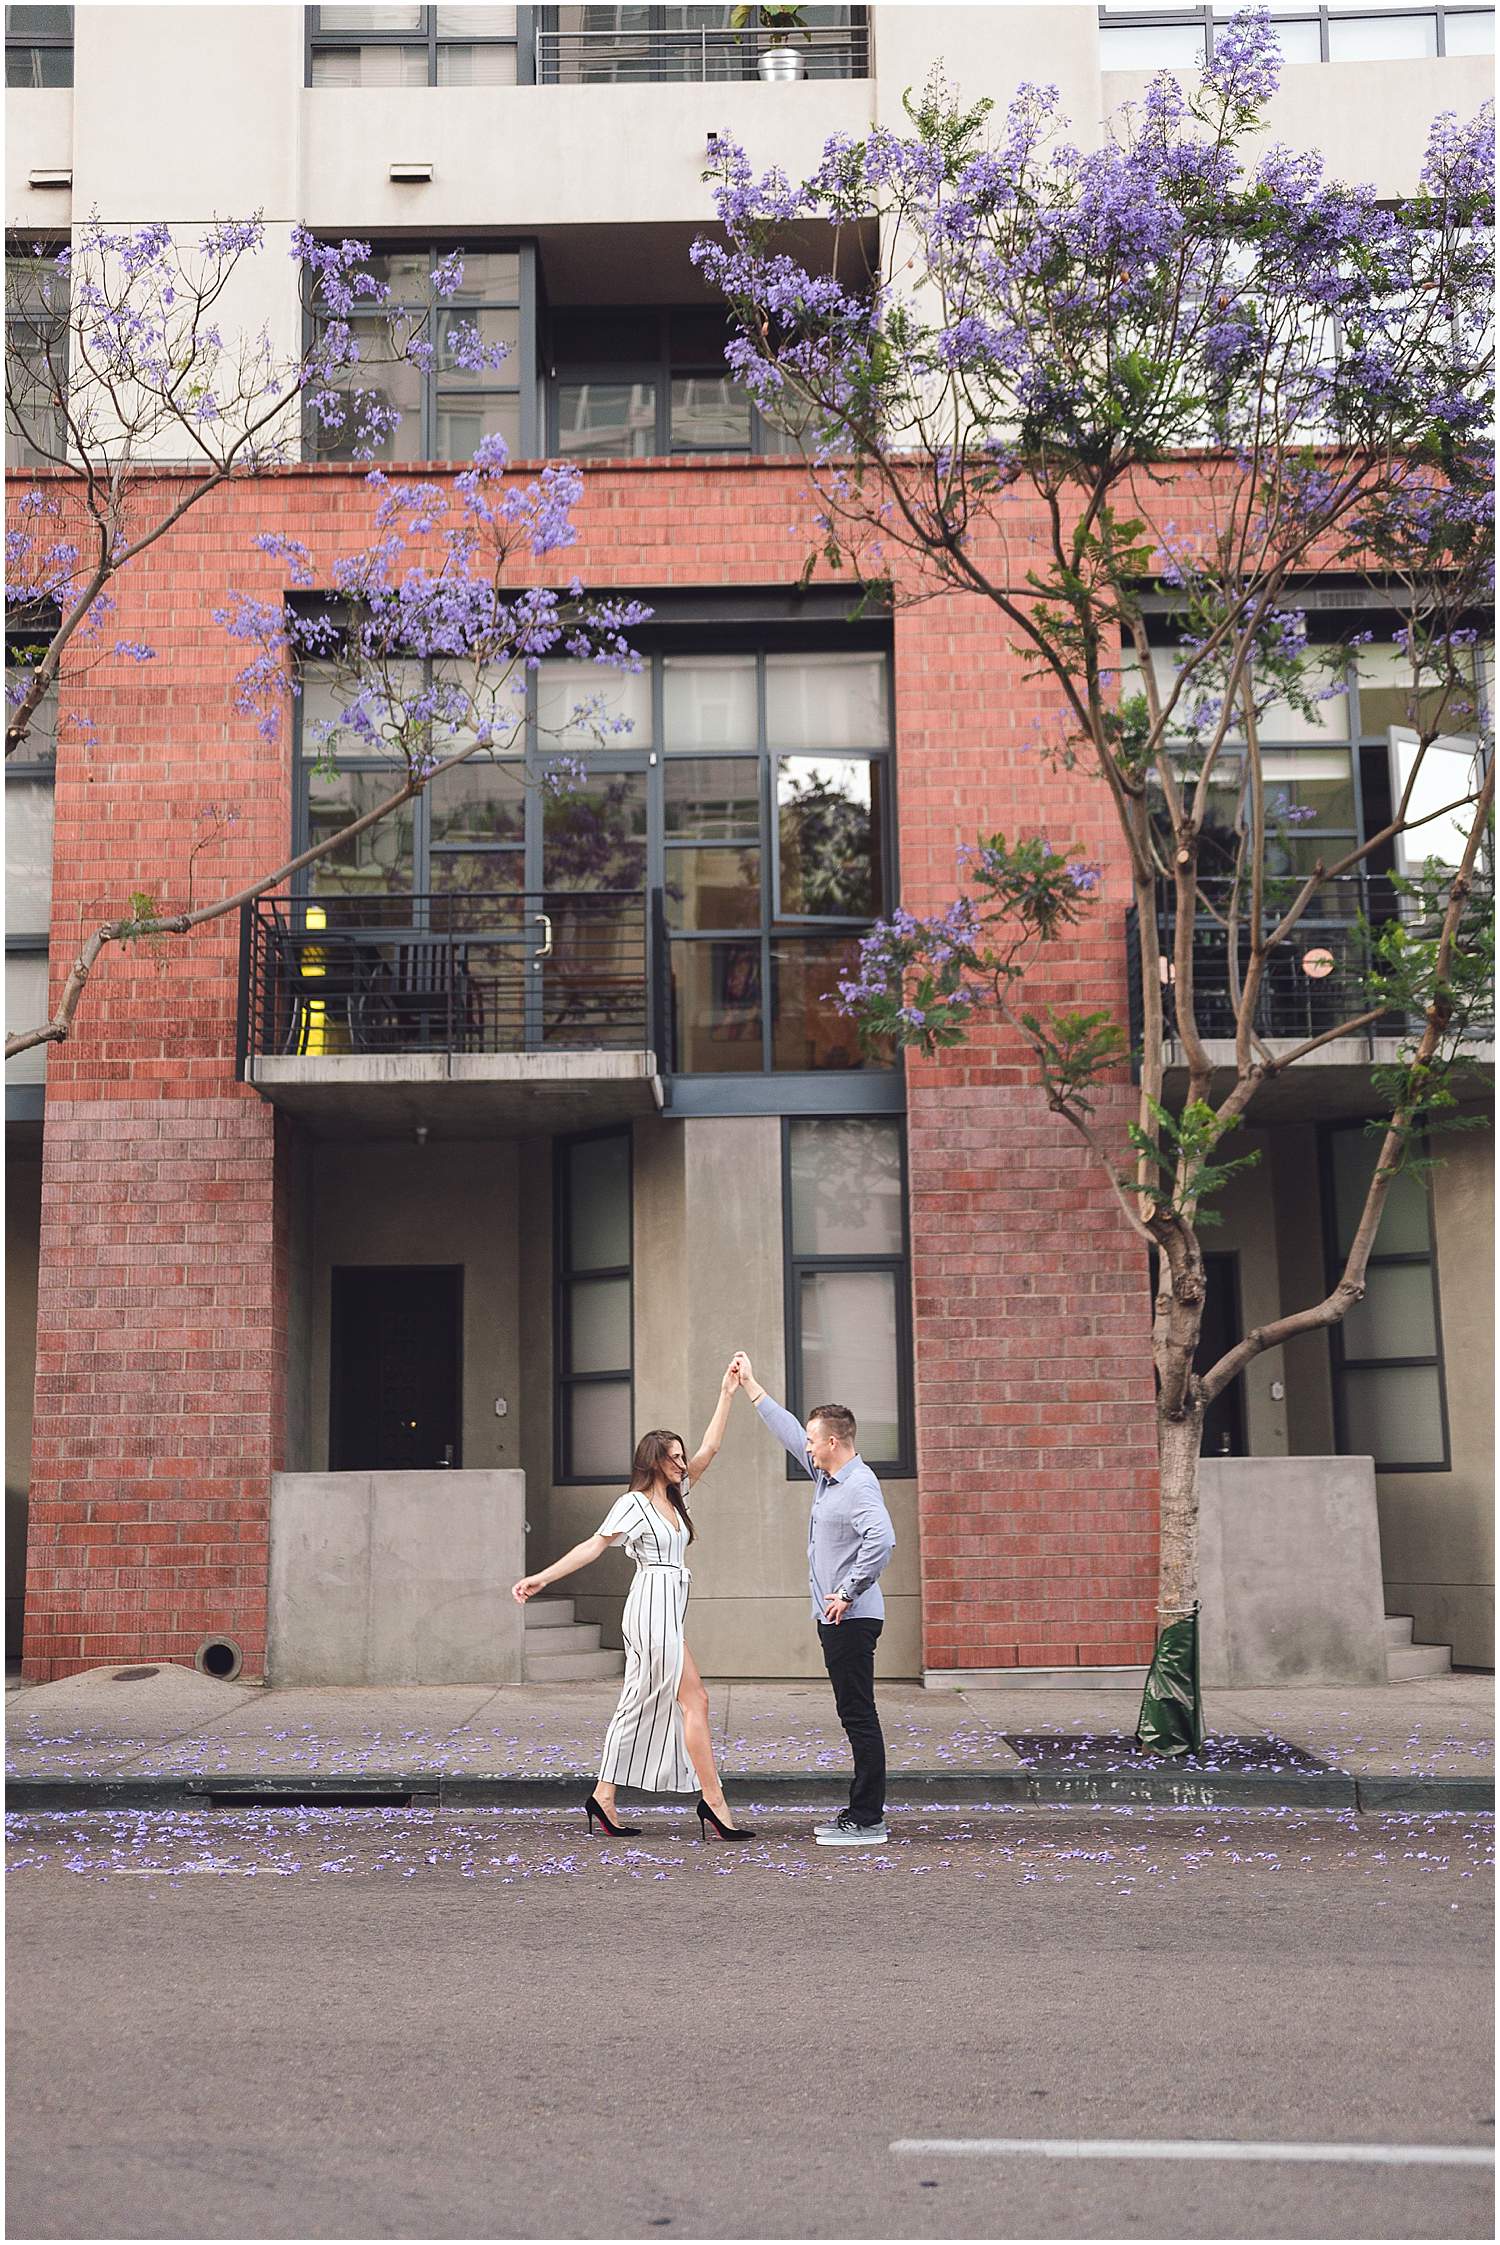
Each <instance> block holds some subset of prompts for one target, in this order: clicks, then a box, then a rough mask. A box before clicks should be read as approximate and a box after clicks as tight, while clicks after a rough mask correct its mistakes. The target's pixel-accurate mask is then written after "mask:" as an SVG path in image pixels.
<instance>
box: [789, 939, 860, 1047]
mask: <svg viewBox="0 0 1500 2245" xmlns="http://www.w3.org/2000/svg"><path fill="white" fill-rule="evenodd" d="M857 950H858V943H857V940H856V939H854V938H852V937H851V938H849V939H847V940H840V939H838V938H836V937H829V936H806V937H798V938H792V939H785V940H784V939H782V938H781V937H777V938H775V939H774V940H773V942H772V944H771V987H772V991H773V993H774V997H773V1012H772V1022H771V1065H772V1067H773V1068H777V1069H793V1070H798V1071H800V1070H804V1069H817V1068H862V1067H864V1066H865V1064H866V1062H865V1055H864V1053H863V1051H862V1050H861V1048H860V1042H859V1031H858V1029H857V1028H856V1026H855V1024H854V1023H853V1022H852V1021H851V1020H849V1019H848V1018H847V1016H846V1015H844V1014H842V1013H840V1012H839V1010H838V1000H837V990H838V980H839V976H840V975H845V974H852V973H853V971H854V964H855V956H856V952H857Z"/></svg>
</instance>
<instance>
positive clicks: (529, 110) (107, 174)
mask: <svg viewBox="0 0 1500 2245" xmlns="http://www.w3.org/2000/svg"><path fill="white" fill-rule="evenodd" d="M872 15H873V19H874V36H873V42H872V57H873V59H872V70H873V73H874V75H873V76H872V77H871V78H869V79H850V80H844V81H834V80H827V79H823V80H816V81H808V82H806V83H802V84H790V85H761V84H759V83H750V84H720V83H714V84H709V85H702V84H696V83H688V84H676V85H633V84H632V85H627V84H622V85H589V86H516V87H462V86H433V87H412V88H374V87H371V88H353V89H348V88H328V87H316V88H307V87H304V85H303V75H304V70H303V58H304V45H303V11H302V9H301V7H300V6H293V5H289V4H285V0H272V4H270V5H265V6H248V7H247V6H215V7H212V8H183V7H144V6H134V5H125V6H114V7H102V6H93V7H89V6H84V7H80V8H78V9H77V11H76V49H75V66H74V67H75V84H74V87H73V89H72V90H71V91H68V90H55V89H29V88H28V89H24V90H21V91H17V92H13V93H11V94H10V95H8V97H7V112H8V122H9V132H8V135H7V155H6V222H7V224H8V225H9V226H11V227H15V228H19V229H21V230H22V231H28V230H30V231H55V230H56V229H57V228H59V227H60V226H65V225H67V224H69V223H70V222H71V220H72V219H73V218H74V217H76V216H81V215H82V214H83V213H85V212H87V211H88V210H90V209H92V208H97V209H98V210H99V211H100V212H101V213H103V214H104V215H105V216H106V217H120V218H127V219H135V218H145V217H151V216H155V215H157V214H158V213H159V214H161V215H164V216H169V217H172V218H178V217H194V218H196V217H198V216H203V217H207V216H209V215H210V214H213V213H218V214H233V215H243V214H245V213H247V212H249V211H251V210H256V209H259V210H261V211H263V212H264V213H265V215H266V217H267V218H268V220H270V221H272V222H273V223H274V222H283V223H284V222H287V221H290V220H292V219H300V220H302V221H304V222H306V223H309V224H312V225H315V226H319V227H329V228H334V227H338V228H361V229H369V230H370V231H382V230H390V229H393V228H406V229H420V230H422V231H424V232H439V231H443V230H446V229H451V228H455V227H473V226H474V225H475V224H476V223H477V222H479V221H482V222H483V223H485V224H486V225H499V226H504V227H506V228H515V229H517V230H521V229H532V228H545V227H550V226H573V225H586V226H605V225H608V226H615V227H618V226H636V225H648V224H650V225H678V226H692V225H697V224H699V223H701V222H702V221H703V220H705V219H706V218H707V217H708V216H709V214H710V209H711V205H710V199H709V189H708V187H707V186H706V185H705V184H704V181H703V179H702V171H703V166H704V162H705V159H706V155H707V143H708V136H709V134H710V133H711V132H713V133H721V134H722V133H729V134H732V135H734V136H735V137H736V138H737V139H739V140H741V141H742V142H743V143H744V144H745V146H746V147H747V148H748V149H749V150H750V151H751V154H752V157H753V159H754V161H755V163H756V165H757V167H764V166H767V165H770V164H779V165H781V166H783V167H784V168H785V169H786V170H787V171H788V172H789V173H791V174H792V175H793V176H800V175H802V174H804V173H806V172H807V171H808V170H810V169H811V168H812V166H813V164H814V163H815V162H816V159H817V156H818V154H819V151H820V150H821V148H822V146H823V143H824V141H825V140H826V139H827V138H828V137H829V135H831V134H833V133H835V132H845V133H849V134H853V135H859V134H861V133H863V132H864V131H866V130H868V128H869V126H870V125H871V124H872V123H873V122H880V123H885V124H889V125H891V126H892V127H894V128H896V129H898V130H899V129H902V128H903V127H904V122H905V120H904V117H903V113H902V108H901V97H902V95H903V94H904V93H905V92H906V90H907V89H908V88H910V87H915V86H919V85H920V84H921V83H922V82H923V80H924V79H925V78H926V77H927V75H928V73H929V71H930V70H931V69H932V68H933V66H934V65H935V64H939V63H941V64H942V65H943V66H944V68H945V70H946V71H947V74H948V75H949V77H950V78H951V80H952V81H953V82H954V84H955V85H956V86H957V87H958V89H959V90H960V92H961V93H963V94H964V95H966V96H974V95H979V94H988V95H991V96H993V97H995V98H996V99H998V100H999V101H1000V102H1002V103H1003V102H1004V101H1005V100H1006V99H1007V98H1008V97H1009V96H1010V94H1011V93H1012V92H1013V91H1014V89H1015V88H1016V87H1017V86H1018V85H1019V84H1021V83H1022V82H1023V81H1027V80H1030V81H1035V82H1041V83H1052V84H1056V85H1057V86H1058V88H1059V91H1060V93H1061V96H1062V106H1063V109H1064V111H1065V112H1066V113H1067V114H1068V116H1069V117H1070V118H1071V120H1072V127H1073V137H1074V138H1075V139H1080V140H1083V141H1085V142H1086V141H1088V140H1089V139H1091V138H1092V137H1093V136H1094V135H1095V134H1096V133H1097V132H1098V131H1099V130H1100V126H1101V120H1102V119H1103V117H1104V116H1106V115H1107V114H1108V113H1110V112H1111V111H1113V110H1114V109H1115V108H1116V107H1117V106H1118V105H1119V103H1120V102H1121V101H1123V100H1127V99H1135V98H1138V97H1139V95H1140V93H1141V92H1142V91H1143V89H1144V86H1145V84H1146V76H1145V74H1142V73H1136V72H1109V73H1104V74H1101V72H1100V69H1099V39H1098V12H1097V10H1096V9H1095V8H1093V7H1092V6H1088V5H1084V4H1083V0H1062V4H1054V5H1051V6H1040V7H1028V6H1014V7H1012V6H983V5H980V6H969V7H952V6H941V5H931V4H927V0H924V4H923V5H921V6H901V7H894V6H885V7H876V8H875V9H874V10H873V11H872ZM1492 77H1493V73H1492V69H1491V66H1490V64H1489V61H1488V59H1487V58H1485V57H1453V58H1451V59H1450V58H1443V59H1436V60H1431V61H1422V62H1401V63H1397V62H1346V63H1330V64H1302V65H1298V66H1295V67H1290V68H1288V70H1287V71H1286V74H1285V79H1284V84H1283V88H1282V91H1281V93H1280V94H1279V95H1278V96H1277V99H1276V101H1275V103H1274V104H1273V106H1272V109H1271V113H1270V129H1271V132H1272V134H1273V135H1274V136H1275V137H1277V138H1281V139H1284V140H1286V141H1288V142H1289V143H1291V144H1292V145H1293V146H1296V147H1312V148H1317V149H1320V150H1321V151H1322V152H1323V153H1324V154H1325V155H1326V157H1327V159H1328V162H1329V164H1330V167H1331V168H1332V169H1333V170H1334V171H1335V172H1337V173H1340V174H1342V175H1344V176H1347V177H1352V178H1356V179H1369V180H1371V181H1373V183H1374V185H1375V186H1376V187H1377V188H1378V189H1379V190H1380V191H1381V192H1382V193H1386V194H1395V193H1400V192H1402V191H1404V190H1406V189H1408V188H1410V187H1411V186H1412V185H1413V184H1414V182H1415V180H1416V176H1417V171H1418V168H1419V166H1420V162H1421V152H1422V149H1423V146H1424V144H1425V142H1426V137H1427V131H1428V126H1429V123H1430V121H1431V119H1432V117H1433V116H1435V115H1436V114H1437V112H1438V111H1440V110H1443V109H1455V110H1457V111H1458V112H1459V114H1460V115H1461V116H1466V115H1471V114H1472V113H1473V112H1474V110H1475V109H1477V108H1478V106H1479V104H1480V103H1481V102H1482V101H1483V100H1484V98H1485V96H1486V94H1487V93H1488V92H1489V90H1490V87H1491V83H1492ZM413 161H416V162H430V163H431V164H432V166H433V177H432V180H431V182H430V184H426V185H416V186H412V185H407V186H397V185H394V184H393V183H392V182H391V180H390V177H389V169H390V166H391V164H392V163H393V162H408V163H409V162H413ZM39 169H52V170H67V169H71V171H72V173H73V189H72V194H71V196H69V195H68V194H67V193H65V192H59V191H58V190H57V189H56V188H39V187H33V186H32V185H31V184H30V179H31V174H32V173H33V171H35V170H39Z"/></svg>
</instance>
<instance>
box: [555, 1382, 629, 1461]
mask: <svg viewBox="0 0 1500 2245" xmlns="http://www.w3.org/2000/svg"><path fill="white" fill-rule="evenodd" d="M565 1396H566V1400H565V1404H564V1411H565V1419H564V1425H565V1427H566V1435H565V1450H564V1459H565V1463H564V1467H563V1471H562V1476H561V1478H562V1479H563V1480H565V1481H623V1480H624V1478H625V1476H626V1475H627V1474H628V1473H629V1471H630V1460H631V1455H632V1453H633V1451H634V1447H635V1444H634V1439H633V1437H632V1434H631V1426H630V1382H629V1381H628V1380H617V1381H616V1380H611V1381H597V1382H596V1381H589V1382H587V1383H585V1384H583V1385H581V1386H578V1387H573V1386H569V1387H568V1388H567V1390H566V1391H565Z"/></svg>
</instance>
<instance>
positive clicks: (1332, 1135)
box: [1318, 1121, 1453, 1474]
mask: <svg viewBox="0 0 1500 2245" xmlns="http://www.w3.org/2000/svg"><path fill="white" fill-rule="evenodd" d="M1363 1128H1364V1125H1363V1123H1362V1122H1358V1121H1356V1122H1352V1123H1348V1122H1332V1123H1324V1124H1323V1125H1322V1126H1321V1127H1320V1129H1319V1133H1318V1172H1319V1186H1320V1191H1321V1198H1322V1203H1323V1252H1324V1258H1325V1265H1324V1267H1325V1269H1326V1271H1327V1274H1328V1284H1329V1286H1330V1287H1332V1286H1333V1285H1334V1284H1336V1282H1337V1280H1338V1276H1339V1273H1340V1272H1341V1271H1342V1269H1343V1267H1344V1256H1343V1254H1342V1253H1341V1252H1340V1249H1339V1242H1338V1212H1337V1203H1336V1200H1335V1197H1334V1140H1335V1139H1336V1138H1337V1137H1338V1136H1339V1134H1340V1133H1341V1132H1342V1133H1343V1135H1345V1136H1346V1137H1347V1136H1350V1135H1352V1134H1353V1133H1354V1132H1356V1131H1358V1132H1363ZM1420 1150H1421V1151H1423V1152H1425V1151H1426V1147H1425V1142H1424V1145H1423V1147H1422V1148H1421V1149H1420ZM1421 1183H1422V1191H1423V1195H1424V1197H1425V1199H1426V1203H1427V1252H1426V1254H1425V1255H1419V1254H1417V1253H1415V1252H1414V1251H1411V1250H1406V1251H1402V1252H1399V1253H1390V1254H1382V1253H1381V1252H1380V1250H1379V1246H1378V1244H1377V1246H1376V1247H1375V1249H1374V1250H1372V1252H1371V1254H1370V1257H1369V1260H1368V1262H1367V1264H1366V1266H1365V1267H1366V1269H1367V1270H1371V1271H1375V1270H1389V1269H1396V1268H1405V1269H1408V1270H1411V1269H1415V1268H1418V1267H1423V1268H1425V1269H1426V1270H1427V1272H1428V1275H1429V1278H1430V1280H1431V1285H1432V1330H1433V1336H1434V1338H1435V1340H1436V1342H1437V1348H1436V1351H1435V1353H1434V1354H1432V1355H1427V1356H1359V1357H1356V1356H1349V1355H1348V1354H1347V1353H1346V1351H1345V1347H1344V1325H1343V1320H1342V1319H1340V1320H1339V1322H1338V1324H1336V1325H1333V1326H1330V1328H1329V1352H1328V1368H1329V1384H1330V1387H1331V1389H1332V1393H1333V1439H1334V1447H1335V1450H1336V1451H1337V1453H1338V1455H1339V1456H1340V1457H1351V1456H1363V1455H1364V1453H1363V1452H1362V1451H1360V1452H1356V1451H1353V1450H1351V1449H1350V1446H1349V1434H1348V1414H1347V1408H1346V1404H1345V1400H1344V1375H1345V1373H1347V1372H1382V1371H1388V1372H1395V1371H1402V1370H1419V1369H1425V1368H1427V1367H1429V1366H1430V1367H1431V1368H1432V1369H1433V1370H1435V1371H1436V1373H1437V1393H1438V1420H1439V1423H1440V1425H1441V1427H1442V1433H1443V1454H1442V1457H1441V1458H1440V1459H1434V1458H1429V1459H1425V1460H1423V1461H1421V1462H1420V1463H1418V1464H1415V1465H1402V1464H1393V1465H1385V1464H1382V1463H1381V1461H1380V1460H1379V1459H1376V1461H1375V1471H1376V1473H1377V1474H1382V1473H1451V1472H1452V1471H1453V1431H1452V1426H1451V1423H1450V1420H1449V1415H1448V1372H1447V1352H1446V1351H1445V1349H1444V1347H1443V1299H1442V1288H1441V1286H1440V1285H1439V1283H1438V1249H1437V1224H1436V1221H1435V1215H1436V1211H1435V1208H1434V1203H1433V1193H1432V1180H1431V1178H1430V1177H1427V1178H1423V1179H1422V1180H1421ZM1379 1236H1380V1235H1379V1233H1378V1232H1377V1233H1376V1240H1377V1243H1378V1241H1379Z"/></svg>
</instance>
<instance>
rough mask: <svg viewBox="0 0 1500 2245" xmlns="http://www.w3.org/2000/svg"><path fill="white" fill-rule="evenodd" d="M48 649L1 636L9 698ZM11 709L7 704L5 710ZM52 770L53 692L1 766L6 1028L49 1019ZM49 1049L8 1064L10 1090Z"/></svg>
mask: <svg viewBox="0 0 1500 2245" xmlns="http://www.w3.org/2000/svg"><path fill="white" fill-rule="evenodd" d="M45 646H46V641H45V640H44V639H41V638H38V637H36V636H34V635H28V634H25V633H21V632H8V633H7V634H6V648H5V683H6V690H7V696H9V694H10V692H11V690H12V689H13V688H14V687H15V686H16V685H17V684H18V683H19V682H20V681H21V680H22V679H23V677H24V675H25V673H26V672H27V671H28V670H29V669H31V668H32V667H33V666H34V664H35V661H36V659H37V657H38V656H39V655H40V654H41V653H42V652H43V650H44V648H45ZM9 706H10V703H9V700H7V707H9ZM56 769H57V688H56V687H55V686H53V687H52V688H51V689H50V690H49V691H48V692H47V693H46V694H45V695H44V696H43V698H42V701H41V703H40V704H39V706H38V708H37V710H36V713H35V715H34V716H33V718H32V721H31V731H30V733H29V734H28V736H27V738H26V741H25V742H24V744H23V745H22V746H21V747H20V748H18V749H17V750H16V752H15V754H14V755H13V756H10V757H7V759H6V764H5V1023H6V1029H7V1032H8V1033H10V1034H14V1033H15V1032H16V1031H17V1030H21V1029H34V1028H36V1027H37V1026H38V1025H39V1024H40V1023H41V1022H43V1021H45V1020H46V1018H47V1011H48V1005H47V999H48V983H47V940H48V932H49V929H50V926H51V920H52V804H53V791H54V781H55V778H56ZM46 1068H47V1048H46V1046H45V1045H39V1046H37V1047H36V1048H35V1049H34V1050H33V1051H31V1052H27V1053H21V1054H18V1055H17V1057H16V1058H15V1059H14V1060H12V1061H8V1062H7V1063H6V1069H5V1080H6V1082H7V1083H9V1084H37V1083H41V1082H42V1081H44V1079H45V1076H46Z"/></svg>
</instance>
